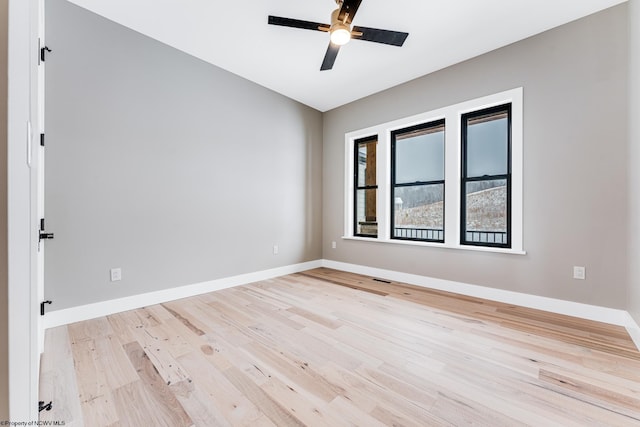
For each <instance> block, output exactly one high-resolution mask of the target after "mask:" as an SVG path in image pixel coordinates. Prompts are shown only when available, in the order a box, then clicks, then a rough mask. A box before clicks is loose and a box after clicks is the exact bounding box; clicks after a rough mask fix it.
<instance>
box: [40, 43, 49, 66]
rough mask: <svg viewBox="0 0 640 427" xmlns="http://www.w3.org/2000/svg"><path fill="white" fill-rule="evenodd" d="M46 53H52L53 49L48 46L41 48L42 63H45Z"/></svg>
mask: <svg viewBox="0 0 640 427" xmlns="http://www.w3.org/2000/svg"><path fill="white" fill-rule="evenodd" d="M46 52H51V49H49V48H48V47H47V46H45V47H41V48H40V62H44V57H45V55H46Z"/></svg>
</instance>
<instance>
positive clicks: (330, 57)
mask: <svg viewBox="0 0 640 427" xmlns="http://www.w3.org/2000/svg"><path fill="white" fill-rule="evenodd" d="M339 50H340V46H338V45H337V44H333V43H331V42H329V47H328V48H327V53H325V54H324V60H323V61H322V66H321V67H320V71H325V70H330V69H332V68H333V63H334V62H336V56H338V51H339Z"/></svg>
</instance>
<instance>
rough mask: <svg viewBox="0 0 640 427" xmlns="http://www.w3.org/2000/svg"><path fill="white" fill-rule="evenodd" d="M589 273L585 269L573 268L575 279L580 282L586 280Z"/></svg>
mask: <svg viewBox="0 0 640 427" xmlns="http://www.w3.org/2000/svg"><path fill="white" fill-rule="evenodd" d="M586 275H587V271H586V269H585V268H584V267H579V266H573V278H574V279H578V280H584V279H585V278H586Z"/></svg>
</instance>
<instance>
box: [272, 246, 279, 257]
mask: <svg viewBox="0 0 640 427" xmlns="http://www.w3.org/2000/svg"><path fill="white" fill-rule="evenodd" d="M279 250H280V249H279V248H278V245H273V254H274V255H278V251H279Z"/></svg>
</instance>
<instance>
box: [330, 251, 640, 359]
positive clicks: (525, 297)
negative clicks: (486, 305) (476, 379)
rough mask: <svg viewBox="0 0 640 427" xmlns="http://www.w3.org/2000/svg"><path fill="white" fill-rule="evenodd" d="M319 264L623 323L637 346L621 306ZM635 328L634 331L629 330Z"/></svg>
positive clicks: (335, 263) (341, 264)
mask: <svg viewBox="0 0 640 427" xmlns="http://www.w3.org/2000/svg"><path fill="white" fill-rule="evenodd" d="M322 266H323V267H327V268H333V269H336V270H342V271H348V272H350V273H357V274H363V275H367V276H372V277H379V278H381V279H386V280H392V281H395V282H403V283H408V284H411V285H416V286H422V287H425V288H430V289H437V290H442V291H448V292H454V293H457V294H463V295H468V296H473V297H477V298H483V299H488V300H492V301H498V302H503V303H506V304H514V305H519V306H522V307H528V308H535V309H538V310H544V311H550V312H552V313H559V314H565V315H567V316H574V317H580V318H582V319H589V320H595V321H598V322H603V323H609V324H612V325H618V326H624V327H626V328H627V330H629V329H630V328H631V329H633V327H634V325H635V329H637V335H636V337H637V338H634V336H633V334H632V331H629V335H631V337H632V338H633V339H634V342H635V344H636V346H638V349H640V329H639V328H638V325H636V324H635V322H634V321H633V318H632V317H631V315H630V314H629V313H627V312H626V311H624V310H618V309H615V308H608V307H600V306H597V305H589V304H582V303H579V302H573V301H565V300H559V299H555V298H547V297H541V296H537V295H530V294H523V293H519V292H512V291H505V290H502V289H495V288H488V287H485V286H478V285H470V284H467V283H460V282H454V281H451V280H443V279H434V278H431V277H426V276H419V275H416V274H408V273H402V272H399V271H393V270H384V269H380V268H373V267H367V266H363V265H357V264H348V263H344V262H338V261H331V260H326V259H325V260H323V262H322ZM633 332H636V331H633Z"/></svg>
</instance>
